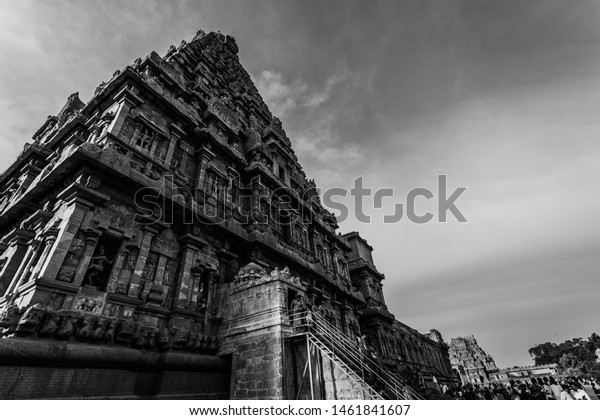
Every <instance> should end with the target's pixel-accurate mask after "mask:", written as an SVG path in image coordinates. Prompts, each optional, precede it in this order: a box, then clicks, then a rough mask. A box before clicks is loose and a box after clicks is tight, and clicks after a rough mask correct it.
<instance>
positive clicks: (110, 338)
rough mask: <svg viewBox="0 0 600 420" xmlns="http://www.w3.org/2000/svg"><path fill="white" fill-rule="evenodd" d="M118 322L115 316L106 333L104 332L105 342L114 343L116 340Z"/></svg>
mask: <svg viewBox="0 0 600 420" xmlns="http://www.w3.org/2000/svg"><path fill="white" fill-rule="evenodd" d="M118 324H119V320H118V319H116V318H113V319H111V320H110V323H109V324H108V329H107V330H106V333H105V334H104V341H105V342H107V343H113V342H114V341H115V330H116V329H117V325H118Z"/></svg>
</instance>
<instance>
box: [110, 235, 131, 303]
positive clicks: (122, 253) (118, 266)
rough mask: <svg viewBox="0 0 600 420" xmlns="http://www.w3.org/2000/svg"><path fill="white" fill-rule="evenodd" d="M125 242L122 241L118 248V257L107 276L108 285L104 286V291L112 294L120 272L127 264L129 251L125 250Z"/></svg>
mask: <svg viewBox="0 0 600 420" xmlns="http://www.w3.org/2000/svg"><path fill="white" fill-rule="evenodd" d="M127 245H128V243H127V241H123V243H121V246H120V248H119V253H118V254H117V255H118V256H117V257H116V260H115V262H114V264H113V266H112V270H111V272H110V275H109V276H108V284H107V286H106V290H107V291H109V292H114V291H115V290H116V288H117V281H118V280H119V276H120V274H121V271H123V269H124V265H125V264H126V263H127V258H128V257H129V251H128V250H127Z"/></svg>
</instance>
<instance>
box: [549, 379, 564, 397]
mask: <svg viewBox="0 0 600 420" xmlns="http://www.w3.org/2000/svg"><path fill="white" fill-rule="evenodd" d="M549 382H550V385H549V386H550V390H551V391H552V396H553V397H554V399H555V400H560V395H561V392H562V388H561V387H560V385H559V384H557V383H556V380H555V379H554V378H553V377H552V376H551V377H550V379H549Z"/></svg>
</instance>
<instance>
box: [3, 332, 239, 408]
mask: <svg viewBox="0 0 600 420" xmlns="http://www.w3.org/2000/svg"><path fill="white" fill-rule="evenodd" d="M230 380H231V362H230V361H229V360H226V359H222V358H219V357H217V356H212V355H198V354H185V353H176V352H164V353H155V352H147V351H143V350H135V349H124V348H115V347H108V346H100V345H88V344H73V343H64V342H56V341H33V340H26V339H19V338H5V339H0V398H3V399H24V398H27V399H44V398H59V399H103V398H105V399H194V398H201V399H228V398H229V389H230Z"/></svg>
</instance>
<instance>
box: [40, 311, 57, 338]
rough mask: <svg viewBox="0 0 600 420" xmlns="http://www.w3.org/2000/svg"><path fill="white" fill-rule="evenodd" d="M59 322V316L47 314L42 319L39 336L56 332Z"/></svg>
mask: <svg viewBox="0 0 600 420" xmlns="http://www.w3.org/2000/svg"><path fill="white" fill-rule="evenodd" d="M59 322H60V315H59V314H58V313H56V312H47V313H46V315H45V317H44V322H43V324H42V328H40V335H42V336H46V335H52V334H54V333H55V332H56V331H57V330H58V324H59Z"/></svg>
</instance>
